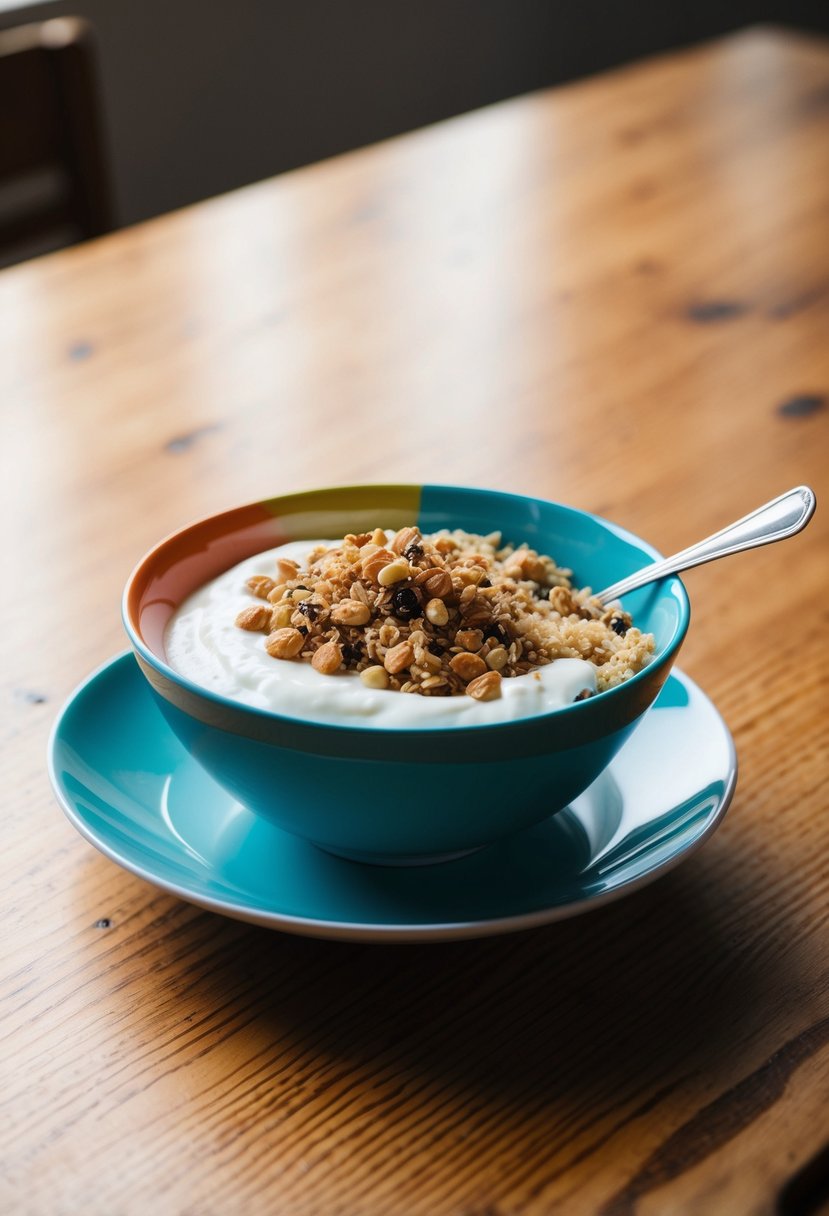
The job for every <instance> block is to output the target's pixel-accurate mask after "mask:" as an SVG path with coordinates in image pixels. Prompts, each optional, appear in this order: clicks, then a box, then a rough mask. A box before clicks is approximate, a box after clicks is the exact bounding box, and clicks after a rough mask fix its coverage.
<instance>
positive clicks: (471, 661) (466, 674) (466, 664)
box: [449, 651, 487, 682]
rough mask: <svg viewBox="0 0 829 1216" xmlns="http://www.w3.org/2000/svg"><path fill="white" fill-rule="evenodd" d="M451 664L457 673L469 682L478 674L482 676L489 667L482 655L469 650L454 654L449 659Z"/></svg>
mask: <svg viewBox="0 0 829 1216" xmlns="http://www.w3.org/2000/svg"><path fill="white" fill-rule="evenodd" d="M449 666H450V667H451V668H452V670H453V671H454V672H455V674H456V675H459V676H460V678H461V679H462V680H465V681H467V682H468V681H469V680H474V679H475V678H476V677H477V676H482V675H483V674H484V673H485V671H486V669H487V667H486V663H485V662H484V661H483V659H482V658H481V657H480V655H477V654H469V653H468V652H467V651H464V652H463V653H462V654H456V655H453V656H452V658H451V659H450V660H449Z"/></svg>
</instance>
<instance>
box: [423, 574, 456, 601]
mask: <svg viewBox="0 0 829 1216" xmlns="http://www.w3.org/2000/svg"><path fill="white" fill-rule="evenodd" d="M415 582H416V583H417V585H418V586H419V587H422V588H423V590H424V591H425V592H426V594H427V595H429V596H432V597H434V598H435V599H438V600H442V599H445V598H446V596H447V595H449V593H450V592H451V590H452V576H451V575H450V574H449V571H448V570H440V569H432V570H422V571H421V572H420V574H418V575H417V576H416V578H415Z"/></svg>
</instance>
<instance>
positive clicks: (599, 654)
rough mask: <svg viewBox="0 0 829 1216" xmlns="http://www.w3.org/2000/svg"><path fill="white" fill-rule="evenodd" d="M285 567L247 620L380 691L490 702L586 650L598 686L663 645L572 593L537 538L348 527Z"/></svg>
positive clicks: (242, 624) (276, 650)
mask: <svg viewBox="0 0 829 1216" xmlns="http://www.w3.org/2000/svg"><path fill="white" fill-rule="evenodd" d="M274 574H275V576H276V577H275V578H273V577H270V576H268V575H264V574H257V575H254V576H252V577H251V578H249V579H248V580H247V587H248V590H249V591H250V593H251V595H252V596H254V597H255V598H256V599H257V600H259V601H260V603H259V604H258V605H254V606H253V607H254V608H258V609H260V610H259V611H253V610H252V609H251V608H246V609H244V610H243V611H242V612H240V613H239V615H238V616H237V618H236V624H237V626H238V627H239V628H240V629H245V630H248V631H250V630H257V629H258V630H259V631H261V632H262V633H265V634H267V637H266V638H265V641H264V646H265V649H266V650H267V652H268V654H270V655H272V656H273V657H274V658H282V659H284V658H293V659H296V660H300V661H305V662H309V663H311V664H312V666H313V667H314V668H315V669H316V670H317V671H319V672H321V673H323V674H325V675H335V674H336V673H338V672H344V671H350V672H357V673H359V675H360V677H361V679H362V681H363V683H364V684H365V685H366V686H367V687H369V688H383V689H392V690H395V691H398V692H404V693H415V694H417V695H419V696H424V697H449V696H457V695H462V694H467V695H469V696H471V697H474V698H475V699H477V700H493V699H496V698H497V697H499V696H500V692H501V682H502V680H508V679H511V678H514V677H515V676H522V675H527V674H529V673H530V672H532V671H535V670H537V669H538V668H540V667H543V666H546V665H547V664H549V663H552V662H554V661H555V660H556V659H561V658H576V659H586V660H587V661H589V662H590V663H592V664H593V665H594V666H595V668H596V687H597V691H599V692H601V691H604V690H605V689H608V688H612V687H614V686H615V685H617V684H621V683H622V682H623V681H624V680H626V679H629V678H630V676H632V675H634V674H635V673H636V672H637V671H640V670H641V669H642V668H643V667H644V666H645V664H646V663H647V662H648V661H649V659H650V657H651V655H652V653H653V649H654V639H653V636H652V635H651V634H643V633H642V632H641V631H640V630H639V629H637V628H636V627H635V626H634V625H633V623H632V621H631V618H630V616H629V615H628V613H626V612H625V611H623V610H622V609H621V608H620V607H619V606H618V605H616V606H611V607H609V608H608V607H605V606H604V605H603V604H601V603H599V601H598V600H597V599H595V597H593V596H592V595H591V593H590V590H589V588H583V589H581V590H579V589H576V588H575V587H573V585H572V581H571V580H572V571H571V570H567V569H564V568H562V567H559V566H558V565H557V564H556V562H555V561H554V560H553V558H552V557H549V556H547V555H546V554H542V553H538V552H536V550H534V549H531V548H529V546H528V545H518V546H515V545H512V544H507V545H504V544H503V543H502V537H501V534H500V533H497V532H494V533H491V534H490V535H488V536H477V535H474V534H471V533H467V532H462V531H451V532H450V531H447V530H444V531H441V532H437V533H434V534H432V535H429V536H424V535H423V534H422V533H421V531H420V529H419V528H417V527H414V526H409V527H405V528H402V529H401V530H400V531H398V532H397V533H396V534H395V535H394V536H393V537H392V536H390V535H389V534H387V533H386V532H385V531H384V530H383V529H382V528H376V529H375V530H374V531H373V532H363V533H360V534H359V535H355V534H353V533H349V535H347V536H346V537H344V539H343V540H342V541H341V542H339V543H337V544H334V545H331V546H326V545H320V546H318V547H316V548H315V549H313V550H312V551H311V553H310V555H309V557H308V561H307V563H306V564H305V565H304V567H300V566H299V565H298V564H297V563H296V562H294V561H290V560H280V561H279V562H278V563H277V565H276V569H275V570H274ZM261 601H265V602H266V604H269V605H270V608H269V609H268V610H266V611H265V612H264V613H263V612H262V611H261V609H262V608H265V606H266V604H263V603H262V602H261Z"/></svg>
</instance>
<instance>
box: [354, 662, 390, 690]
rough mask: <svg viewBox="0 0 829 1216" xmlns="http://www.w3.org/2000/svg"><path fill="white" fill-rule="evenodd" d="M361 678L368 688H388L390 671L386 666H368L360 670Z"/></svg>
mask: <svg viewBox="0 0 829 1216" xmlns="http://www.w3.org/2000/svg"><path fill="white" fill-rule="evenodd" d="M360 679H361V680H362V681H363V683H364V684H365V686H366V688H388V686H389V673H388V672H387V671H386V669H385V667H367V668H366V669H365V671H361V672H360Z"/></svg>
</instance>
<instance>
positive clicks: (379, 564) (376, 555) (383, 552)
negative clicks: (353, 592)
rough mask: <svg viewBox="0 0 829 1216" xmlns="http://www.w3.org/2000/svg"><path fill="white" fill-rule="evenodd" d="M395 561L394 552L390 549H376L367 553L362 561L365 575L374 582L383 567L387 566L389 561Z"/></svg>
mask: <svg viewBox="0 0 829 1216" xmlns="http://www.w3.org/2000/svg"><path fill="white" fill-rule="evenodd" d="M393 561H394V554H393V553H392V551H391V550H390V549H374V550H373V551H372V552H371V553H367V554H366V556H365V557H364V558H363V559H362V561H361V562H360V565H361V567H362V571H363V577H364V578H367V579H369V580H370V581H371V582H373V583H376V582H377V575H378V574H379V573H380V571H381V570H382V569H383V567H384V566H387V565H388V564H389V562H393Z"/></svg>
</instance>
